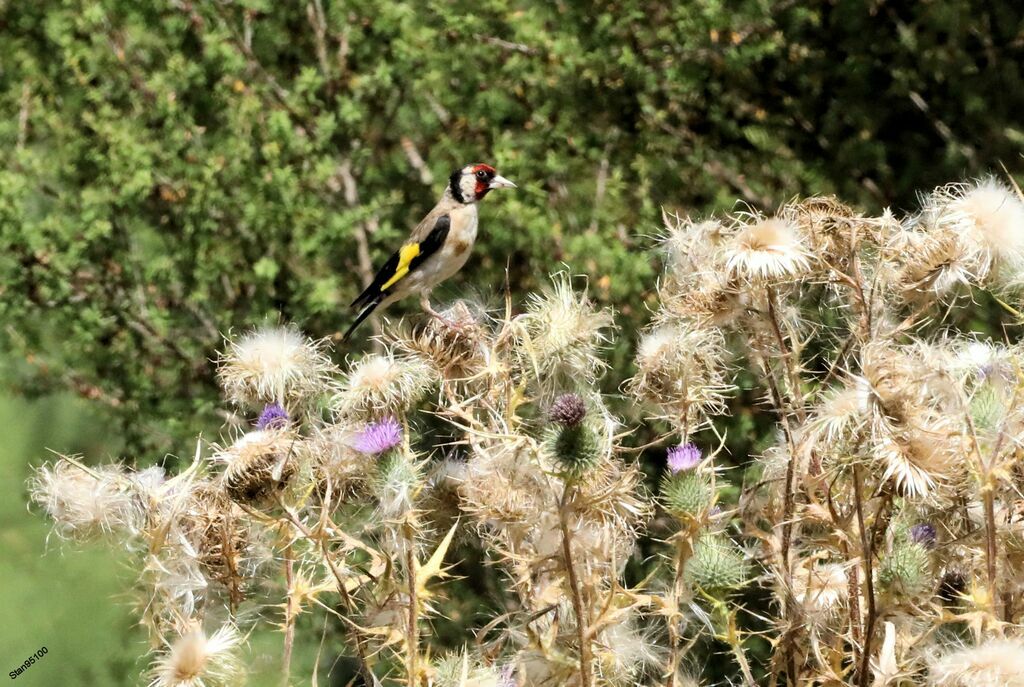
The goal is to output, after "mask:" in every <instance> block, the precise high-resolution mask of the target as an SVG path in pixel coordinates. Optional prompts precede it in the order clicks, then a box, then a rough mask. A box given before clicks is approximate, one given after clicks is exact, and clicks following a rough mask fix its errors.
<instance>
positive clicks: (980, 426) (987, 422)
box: [969, 384, 1006, 431]
mask: <svg viewBox="0 0 1024 687" xmlns="http://www.w3.org/2000/svg"><path fill="white" fill-rule="evenodd" d="M969 407H970V412H971V420H972V421H973V422H974V426H975V428H976V429H977V430H978V431H990V430H994V429H996V428H997V427H998V426H999V424H1000V422H1001V421H1002V419H1003V416H1004V415H1005V414H1006V406H1005V405H1004V404H1003V399H1002V397H1001V396H1000V394H999V392H998V391H997V390H996V389H995V388H993V387H992V386H991V385H988V384H986V385H985V386H983V387H981V388H980V389H978V391H977V392H976V393H975V394H974V396H973V397H972V398H971V402H970V406H969Z"/></svg>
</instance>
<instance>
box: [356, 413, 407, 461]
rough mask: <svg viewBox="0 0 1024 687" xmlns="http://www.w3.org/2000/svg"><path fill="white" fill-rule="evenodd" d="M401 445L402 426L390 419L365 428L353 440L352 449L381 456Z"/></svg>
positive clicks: (373, 423) (372, 423)
mask: <svg viewBox="0 0 1024 687" xmlns="http://www.w3.org/2000/svg"><path fill="white" fill-rule="evenodd" d="M401 443H402V425H400V424H398V421H397V420H396V419H395V418H393V417H389V418H385V419H383V420H380V421H378V422H371V423H370V424H368V425H367V426H366V427H364V428H363V430H362V431H361V432H359V433H358V434H356V436H355V438H354V439H353V440H352V448H354V449H355V450H357V451H359V452H360V453H363V454H366V455H369V456H379V455H380V454H382V453H386V452H387V451H390V450H391V449H393V448H395V447H396V446H398V445H399V444H401Z"/></svg>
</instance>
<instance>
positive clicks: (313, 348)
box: [217, 326, 337, 407]
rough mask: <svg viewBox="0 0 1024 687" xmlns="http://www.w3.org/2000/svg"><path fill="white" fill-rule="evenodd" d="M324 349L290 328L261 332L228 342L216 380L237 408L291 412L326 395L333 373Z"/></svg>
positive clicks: (269, 329) (282, 327)
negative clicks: (274, 407) (275, 406)
mask: <svg viewBox="0 0 1024 687" xmlns="http://www.w3.org/2000/svg"><path fill="white" fill-rule="evenodd" d="M325 347H326V342H325V341H314V340H312V339H309V338H307V337H305V336H303V334H302V333H300V332H299V331H298V330H297V329H295V328H294V327H291V326H264V327H259V328H257V329H254V330H252V331H250V332H248V333H246V334H244V335H242V336H241V337H238V338H237V339H228V340H227V350H226V351H224V352H223V353H222V354H221V356H220V359H219V360H218V369H217V377H218V379H219V380H220V383H221V386H222V387H223V389H224V393H225V395H226V396H227V397H228V398H229V399H230V400H231V401H233V402H234V403H236V404H239V405H252V406H259V405H262V404H266V403H280V404H281V405H283V406H285V407H289V406H294V405H296V404H298V403H303V402H307V401H309V400H311V399H312V398H314V397H316V396H318V395H320V394H322V393H324V392H325V391H327V390H328V389H329V387H330V381H331V377H332V375H334V374H335V373H336V372H337V368H336V367H335V366H334V364H333V363H332V362H331V360H330V358H328V357H327V355H326V354H325V352H324V349H325Z"/></svg>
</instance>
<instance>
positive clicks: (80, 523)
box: [29, 459, 144, 539]
mask: <svg viewBox="0 0 1024 687" xmlns="http://www.w3.org/2000/svg"><path fill="white" fill-rule="evenodd" d="M132 485H133V483H132V482H131V481H130V479H129V478H128V476H127V475H126V474H125V473H123V472H122V471H121V470H120V469H118V468H116V467H112V466H105V467H99V468H90V469H89V470H88V471H87V470H85V469H83V468H81V467H79V466H77V465H75V464H73V463H71V462H69V461H67V460H64V459H61V460H58V461H57V462H56V463H53V464H52V465H51V464H45V465H42V466H40V467H39V469H38V470H36V472H35V474H34V475H33V476H32V478H31V479H30V480H29V494H30V496H31V498H32V500H33V501H35V502H36V503H38V504H39V505H40V506H42V507H43V508H44V509H45V510H46V513H47V515H49V516H50V517H51V518H52V519H53V523H54V529H55V531H56V532H57V534H58V535H60V536H62V537H66V538H75V539H89V538H94V537H98V536H102V535H104V534H110V533H111V532H115V531H127V532H136V531H137V530H138V528H139V527H140V526H141V523H142V519H143V515H144V514H143V512H142V506H141V501H140V500H139V499H138V498H136V494H135V491H134V490H133V489H132Z"/></svg>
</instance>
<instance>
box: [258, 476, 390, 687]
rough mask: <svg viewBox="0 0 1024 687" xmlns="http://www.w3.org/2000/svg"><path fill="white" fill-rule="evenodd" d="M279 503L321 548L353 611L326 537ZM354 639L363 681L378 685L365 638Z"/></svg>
mask: <svg viewBox="0 0 1024 687" xmlns="http://www.w3.org/2000/svg"><path fill="white" fill-rule="evenodd" d="M277 502H278V505H279V506H280V507H281V510H283V511H284V513H285V515H287V517H288V521H289V522H291V523H292V524H293V525H295V527H296V528H297V529H298V530H299V532H301V533H302V536H303V537H305V538H306V539H307V540H308V541H310V542H312V543H313V544H314V545H318V546H319V548H320V552H321V555H322V557H323V559H324V562H325V563H327V568H328V569H329V570H330V571H331V575H333V576H334V580H335V581H336V582H337V584H338V594H339V595H341V598H342V601H344V603H345V607H346V608H347V609H349V610H351V609H352V608H353V607H354V604H353V603H352V597H351V596H349V593H348V589H347V588H346V587H345V579H344V578H343V577H342V574H341V571H340V570H338V566H336V565H335V564H334V560H333V559H332V558H331V555H330V551H329V550H328V548H327V541H326V540H325V539H324V537H317V536H315V535H314V534H313V533H312V532H311V531H310V529H309V528H308V527H306V526H305V525H304V524H303V523H302V521H301V520H299V518H298V516H297V515H295V513H293V512H292V511H291V509H289V508H288V507H287V506H285V505H284V502H283V501H281V497H280V496H278V498H277ZM331 525H332V526H333V525H334V523H333V522H331ZM352 638H353V642H354V644H355V648H356V655H357V656H358V658H359V672H360V673H361V674H362V676H363V681H364V682H366V684H368V685H373V684H376V682H377V680H376V679H375V677H374V675H373V671H372V670H370V662H369V659H368V658H367V653H366V647H365V646H363V637H362V636H361V635H360V634H359V631H358V630H353V631H352Z"/></svg>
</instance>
